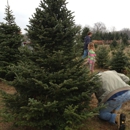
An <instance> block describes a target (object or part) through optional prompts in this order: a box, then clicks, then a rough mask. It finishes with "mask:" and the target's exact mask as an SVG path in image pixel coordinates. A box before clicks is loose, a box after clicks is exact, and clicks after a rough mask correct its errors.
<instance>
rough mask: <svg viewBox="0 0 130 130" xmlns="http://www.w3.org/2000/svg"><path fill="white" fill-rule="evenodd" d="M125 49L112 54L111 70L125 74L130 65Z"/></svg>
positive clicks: (121, 48)
mask: <svg viewBox="0 0 130 130" xmlns="http://www.w3.org/2000/svg"><path fill="white" fill-rule="evenodd" d="M123 50H124V48H123V47H120V48H119V49H118V50H115V51H114V52H113V53H112V59H111V62H110V63H111V64H110V69H112V70H116V71H117V72H120V73H121V72H123V71H124V70H125V68H126V67H128V66H129V65H130V64H129V62H128V61H129V58H128V57H127V56H126V55H125V53H124V52H123Z"/></svg>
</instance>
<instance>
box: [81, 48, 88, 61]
mask: <svg viewBox="0 0 130 130" xmlns="http://www.w3.org/2000/svg"><path fill="white" fill-rule="evenodd" d="M87 55H88V49H86V50H84V53H83V56H82V58H83V59H84V58H86V56H87Z"/></svg>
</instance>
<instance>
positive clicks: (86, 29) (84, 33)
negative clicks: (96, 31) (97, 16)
mask: <svg viewBox="0 0 130 130" xmlns="http://www.w3.org/2000/svg"><path fill="white" fill-rule="evenodd" d="M89 31H90V29H89V28H88V27H84V28H83V30H82V34H81V41H82V42H84V39H85V37H86V36H87V34H88V32H89Z"/></svg>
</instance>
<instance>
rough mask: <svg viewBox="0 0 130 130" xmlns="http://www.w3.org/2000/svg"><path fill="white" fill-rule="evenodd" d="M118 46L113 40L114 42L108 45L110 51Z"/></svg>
mask: <svg viewBox="0 0 130 130" xmlns="http://www.w3.org/2000/svg"><path fill="white" fill-rule="evenodd" d="M118 44H119V43H117V41H116V40H115V39H114V40H113V41H112V43H111V44H110V48H111V49H116V47H117V46H118Z"/></svg>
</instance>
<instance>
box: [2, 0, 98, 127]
mask: <svg viewBox="0 0 130 130" xmlns="http://www.w3.org/2000/svg"><path fill="white" fill-rule="evenodd" d="M5 12H6V17H5V20H6V22H5V23H0V63H1V64H0V77H1V80H2V81H5V83H7V84H8V85H11V86H13V87H14V88H15V90H16V93H15V94H12V95H10V94H7V93H4V92H1V93H2V95H3V99H4V101H5V105H6V109H5V108H4V111H2V113H1V116H3V117H5V118H6V119H7V120H6V121H9V120H10V121H13V122H14V124H15V126H23V127H25V126H26V127H28V129H32V128H35V129H40V130H43V129H44V130H74V129H78V128H79V126H80V125H81V124H82V121H84V120H85V119H87V118H88V117H90V116H93V115H94V113H93V112H92V111H94V110H91V109H90V107H89V102H90V100H91V94H92V93H94V92H95V91H96V89H97V88H98V87H99V86H100V85H99V84H98V83H97V79H96V78H93V80H92V76H91V75H89V71H88V70H87V68H86V67H82V65H83V60H82V58H81V51H82V50H80V49H79V48H81V44H78V43H77V44H76V38H77V34H78V33H79V31H80V29H79V28H78V27H77V26H76V25H75V23H74V19H73V18H74V16H73V15H72V12H71V11H70V10H68V9H67V8H66V1H65V0H56V1H50V0H42V1H41V2H40V5H39V7H38V8H36V12H35V13H34V14H33V16H32V18H30V20H29V25H27V29H26V31H27V35H28V38H29V39H30V41H31V42H32V47H33V50H29V49H28V48H26V47H22V46H21V42H22V41H21V40H22V35H21V34H20V28H19V27H18V26H17V25H16V23H15V18H14V16H13V15H12V11H11V10H10V6H9V5H7V7H6V10H5ZM24 129H25V128H24Z"/></svg>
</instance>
